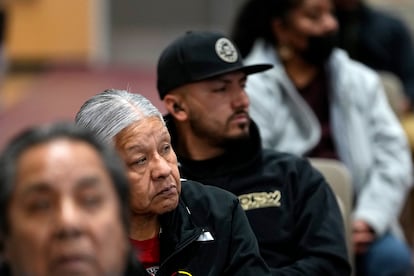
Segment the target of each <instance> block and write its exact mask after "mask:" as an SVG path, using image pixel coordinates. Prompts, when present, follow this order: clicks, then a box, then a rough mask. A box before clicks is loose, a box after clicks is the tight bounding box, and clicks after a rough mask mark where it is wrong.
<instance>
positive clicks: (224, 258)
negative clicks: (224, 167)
mask: <svg viewBox="0 0 414 276" xmlns="http://www.w3.org/2000/svg"><path fill="white" fill-rule="evenodd" d="M160 245H161V252H160V253H161V254H160V258H161V265H160V268H159V270H158V273H157V275H167V276H170V275H194V276H195V275H203V276H204V275H211V276H218V275H271V274H270V272H269V268H268V267H267V265H266V264H265V262H264V261H263V259H262V258H261V256H260V253H259V248H258V245H257V240H256V238H255V236H254V233H253V232H252V230H251V228H250V225H249V222H248V220H247V218H246V215H245V213H244V211H243V209H242V208H241V206H240V204H239V201H238V199H237V197H235V196H234V195H233V194H231V193H229V192H227V191H224V190H221V189H218V188H216V187H210V186H205V185H202V184H200V183H197V182H193V181H187V180H182V189H181V195H180V202H179V205H178V206H177V208H176V209H175V210H174V211H172V212H169V213H167V214H164V215H162V216H161V234H160ZM179 272H181V274H180V273H179ZM176 273H178V274H176Z"/></svg>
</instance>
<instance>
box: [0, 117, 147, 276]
mask: <svg viewBox="0 0 414 276" xmlns="http://www.w3.org/2000/svg"><path fill="white" fill-rule="evenodd" d="M128 187H129V186H128V180H127V178H126V174H125V170H124V167H123V166H122V163H121V161H120V159H119V158H118V156H117V155H116V152H115V151H113V150H112V149H111V148H108V147H107V146H106V145H104V144H102V143H101V142H100V141H98V140H97V139H96V138H94V136H93V135H92V134H91V133H90V132H88V131H85V130H84V129H80V128H79V127H77V126H76V125H74V124H73V123H56V124H52V125H48V126H37V127H33V128H30V129H28V130H26V131H24V132H22V133H21V134H20V135H18V136H17V137H15V138H14V139H13V140H11V141H10V143H9V144H8V145H7V146H6V148H5V149H4V151H3V153H2V155H1V157H0V210H1V216H0V234H1V242H2V267H1V269H0V274H1V275H15V276H17V275H33V276H46V275H59V276H61V275H62V276H63V275H96V276H98V275H99V276H104V275H106V276H121V275H131V276H132V275H147V274H146V271H145V270H144V268H143V267H142V266H141V265H140V264H139V263H138V262H137V261H136V260H135V258H134V255H133V253H132V252H133V251H132V247H131V246H130V244H129V240H128V224H129V220H128V218H129V216H128V215H129V214H128V210H129V209H128V203H127V202H128V196H129V195H128Z"/></svg>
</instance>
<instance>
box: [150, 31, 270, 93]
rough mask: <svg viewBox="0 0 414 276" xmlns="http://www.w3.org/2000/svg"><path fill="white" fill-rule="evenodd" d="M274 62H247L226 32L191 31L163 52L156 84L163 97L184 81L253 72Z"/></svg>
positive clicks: (261, 69) (189, 81) (266, 67)
mask: <svg viewBox="0 0 414 276" xmlns="http://www.w3.org/2000/svg"><path fill="white" fill-rule="evenodd" d="M272 67H273V65H271V64H256V65H244V64H243V61H242V57H241V55H240V51H239V49H237V47H236V46H235V45H234V43H233V42H232V41H231V40H230V39H229V38H228V37H226V36H224V35H223V34H220V33H215V32H203V31H189V32H187V33H186V34H184V35H183V36H181V37H179V38H178V39H176V40H174V41H173V42H172V43H171V44H170V45H168V46H167V47H166V48H165V49H164V51H163V52H162V53H161V56H160V58H159V59H158V66H157V88H158V93H159V96H160V98H161V99H163V98H164V96H165V95H166V94H168V92H170V91H171V90H173V89H175V88H177V87H180V86H182V85H184V84H187V83H191V82H196V81H201V80H205V79H209V78H212V77H216V76H219V75H222V74H226V73H230V72H234V71H242V72H244V73H245V74H247V75H249V74H253V73H258V72H262V71H265V70H267V69H270V68H272Z"/></svg>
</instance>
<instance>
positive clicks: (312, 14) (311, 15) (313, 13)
mask: <svg viewBox="0 0 414 276" xmlns="http://www.w3.org/2000/svg"><path fill="white" fill-rule="evenodd" d="M306 15H307V17H308V18H309V19H311V20H313V21H316V20H319V19H320V18H321V13H320V12H317V11H311V12H308V13H307V14H306Z"/></svg>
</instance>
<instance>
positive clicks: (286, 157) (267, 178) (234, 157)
mask: <svg viewBox="0 0 414 276" xmlns="http://www.w3.org/2000/svg"><path fill="white" fill-rule="evenodd" d="M166 121H167V126H168V128H169V130H170V133H171V136H172V143H173V147H174V146H175V145H176V139H177V133H176V131H175V127H174V125H173V121H172V119H170V118H168V115H167V117H166ZM250 137H251V139H249V140H244V141H240V142H239V143H233V145H232V146H231V147H230V148H229V151H228V152H227V153H226V154H224V155H223V156H219V157H217V158H213V159H210V160H204V161H192V160H188V159H185V158H183V157H180V156H179V155H178V154H177V155H178V159H179V162H180V170H181V175H182V176H184V177H186V178H188V179H194V180H197V181H200V182H201V183H204V184H208V185H213V186H217V187H220V188H223V189H226V190H228V191H230V192H232V193H234V194H235V195H237V196H238V197H239V199H240V202H241V205H242V207H243V208H244V209H245V211H246V214H247V217H248V219H249V221H250V224H251V226H252V229H253V231H254V232H255V234H256V237H257V239H258V242H259V248H260V251H261V254H262V256H263V258H264V259H265V261H266V262H267V264H268V265H269V266H270V267H271V269H272V272H273V274H274V275H335V276H339V275H350V271H351V268H350V264H349V262H348V257H347V249H346V241H345V236H344V235H345V234H344V226H343V221H342V217H341V212H340V210H339V207H338V204H337V202H336V198H335V195H334V194H333V192H332V190H331V188H330V187H329V185H328V184H327V183H326V181H325V180H324V178H323V177H322V175H321V174H320V173H319V172H318V171H317V170H315V169H313V167H312V166H311V165H310V163H309V162H308V161H307V160H306V159H304V158H300V157H295V156H293V155H291V154H286V153H279V152H275V151H272V150H262V148H261V144H260V136H259V133H258V130H257V127H256V125H255V124H254V123H252V125H251V135H250Z"/></svg>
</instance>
